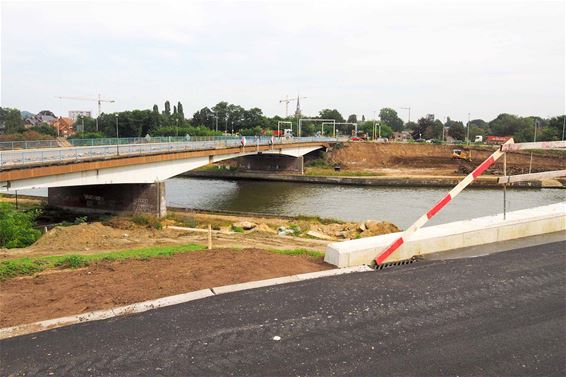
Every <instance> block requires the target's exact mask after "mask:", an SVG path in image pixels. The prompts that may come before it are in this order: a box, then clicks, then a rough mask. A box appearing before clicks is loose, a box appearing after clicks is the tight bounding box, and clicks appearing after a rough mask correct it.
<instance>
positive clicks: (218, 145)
mask: <svg viewBox="0 0 566 377" xmlns="http://www.w3.org/2000/svg"><path fill="white" fill-rule="evenodd" d="M333 142H335V139H333V138H324V137H302V138H271V137H260V138H248V139H247V140H246V139H240V138H236V137H228V138H226V137H221V138H205V139H204V140H203V139H197V138H192V139H191V140H185V141H177V142H162V143H136V144H116V145H101V146H86V147H65V148H43V149H23V150H9V151H2V152H0V193H1V192H10V191H17V190H24V189H34V188H48V203H49V204H50V205H53V206H57V207H63V208H68V209H88V210H89V211H90V212H103V213H106V212H112V213H152V214H156V215H158V216H164V215H165V212H166V205H165V185H164V181H165V180H166V179H168V178H171V177H174V176H176V175H179V174H181V173H184V172H187V171H190V170H193V169H197V168H199V167H202V166H205V165H208V164H212V163H215V162H219V161H223V160H228V159H233V158H238V157H246V156H247V157H250V158H254V159H260V160H261V163H263V164H266V165H269V166H270V167H271V168H272V170H285V169H288V168H290V167H293V166H295V167H297V166H298V169H299V170H300V171H302V166H303V156H304V155H305V154H307V153H310V152H313V151H315V150H318V149H326V148H328V147H329V146H330V144H331V143H333Z"/></svg>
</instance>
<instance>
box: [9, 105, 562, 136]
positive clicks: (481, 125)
mask: <svg viewBox="0 0 566 377" xmlns="http://www.w3.org/2000/svg"><path fill="white" fill-rule="evenodd" d="M303 118H313V119H333V120H335V121H336V122H337V123H348V124H341V125H337V126H336V130H337V133H339V134H342V135H352V130H353V129H354V126H353V125H352V124H354V123H355V124H356V125H357V129H358V131H359V132H363V133H365V134H367V135H370V136H372V135H373V132H374V130H377V129H379V131H380V132H381V136H382V137H386V138H387V137H391V136H392V135H393V132H402V131H406V132H409V133H410V134H411V136H412V138H413V139H415V140H416V139H437V140H445V139H446V136H447V135H448V136H450V137H452V138H453V139H455V140H462V141H463V140H465V139H466V137H467V130H466V125H465V124H464V123H463V122H461V121H455V120H452V119H450V118H447V120H446V122H444V123H443V122H442V121H440V120H439V119H434V118H433V117H423V118H420V119H418V120H417V121H416V122H407V123H405V122H403V120H402V119H401V118H400V117H399V115H398V113H397V111H395V110H394V109H392V108H383V109H381V110H380V111H379V120H368V119H366V118H365V116H363V115H362V117H361V119H358V117H357V115H356V114H350V115H349V116H348V117H346V118H344V117H343V116H342V114H341V113H340V112H339V111H338V110H337V109H323V110H321V111H319V113H318V114H317V115H315V116H303ZM281 121H287V122H293V124H294V130H296V122H297V120H296V118H294V117H287V118H285V117H280V116H277V115H276V116H274V117H268V116H265V115H264V114H263V111H262V110H261V109H260V108H258V107H253V108H250V109H245V108H243V107H242V106H239V105H235V104H230V103H228V102H225V101H222V102H219V103H217V104H216V105H214V106H212V107H210V108H209V107H203V108H202V109H200V110H198V111H196V112H195V113H194V114H193V115H192V117H190V118H187V117H186V116H185V113H184V109H183V105H182V103H181V102H180V101H179V102H177V104H174V105H173V106H172V108H171V103H170V102H169V101H165V103H164V105H163V108H162V109H160V108H159V106H158V105H157V104H156V105H153V107H152V109H146V110H131V111H122V112H117V113H109V114H107V113H102V114H101V115H100V116H99V118H98V130H97V129H96V120H95V119H93V118H89V117H84V118H79V119H78V120H77V123H76V128H77V129H79V130H80V131H81V132H79V133H78V134H77V135H76V136H75V137H83V138H95V137H116V135H117V134H118V136H120V137H145V136H146V135H150V136H185V135H191V136H215V135H223V134H239V135H246V136H251V135H262V134H271V130H276V129H277V127H278V126H277V125H278V122H281ZM563 126H564V115H561V116H556V117H553V118H549V119H545V118H541V117H536V116H529V117H520V116H517V115H512V114H505V113H503V114H500V115H498V116H497V117H496V118H495V119H493V120H490V121H484V120H482V119H474V120H471V121H470V123H469V137H470V139H472V140H473V139H474V137H475V136H476V135H481V136H487V135H494V136H511V137H513V138H515V141H516V142H525V141H532V140H533V138H534V133H535V128H536V129H537V140H541V141H543V140H561V139H562V137H563V135H562V133H563ZM282 128H289V126H288V125H287V126H285V127H282ZM301 128H302V135H301V136H312V135H316V134H317V133H319V132H321V131H323V132H324V134H326V135H331V134H332V130H331V129H330V127H329V126H328V125H327V126H326V127H325V128H323V127H322V126H321V123H320V122H308V121H307V122H304V123H303V124H302V127H301ZM116 129H118V130H116ZM0 132H2V133H3V134H4V135H3V136H2V139H4V140H9V139H10V135H12V139H13V137H16V136H15V135H20V136H19V137H22V138H23V137H26V135H27V137H28V138H30V137H33V138H39V137H38V136H37V135H46V136H49V137H53V136H55V135H56V131H54V129H53V127H50V126H49V125H47V124H42V125H39V126H34V127H31V128H26V127H25V125H24V120H23V119H22V117H21V114H20V111H19V110H17V109H12V108H0ZM30 132H31V133H32V134H30Z"/></svg>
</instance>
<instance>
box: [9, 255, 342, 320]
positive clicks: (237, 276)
mask: <svg viewBox="0 0 566 377" xmlns="http://www.w3.org/2000/svg"><path fill="white" fill-rule="evenodd" d="M331 268H332V266H330V265H328V264H326V263H324V262H323V261H322V258H321V257H316V258H313V257H307V256H291V255H282V254H274V253H269V252H266V251H263V250H258V249H246V250H233V249H232V250H230V249H217V250H207V251H197V252H187V253H182V254H177V255H174V256H172V257H168V258H153V259H150V260H124V261H115V262H100V263H97V264H95V265H92V266H89V267H87V268H83V269H80V270H64V271H56V272H51V273H41V274H39V275H36V276H33V277H23V278H16V279H9V280H6V281H4V282H0V327H7V326H14V325H17V324H23V323H30V322H34V321H40V320H45V319H51V318H57V317H62V316H66V315H72V314H78V313H81V312H86V311H92V310H97V309H107V308H111V307H115V306H121V305H127V304H131V303H134V302H139V301H145V300H151V299H156V298H159V297H164V296H169V295H174V294H179V293H184V292H190V291H196V290H199V289H205V288H212V287H218V286H222V285H228V284H235V283H244V282H248V281H254V280H262V279H269V278H275V277H280V276H287V275H293V274H301V273H306V272H314V271H321V270H328V269H331Z"/></svg>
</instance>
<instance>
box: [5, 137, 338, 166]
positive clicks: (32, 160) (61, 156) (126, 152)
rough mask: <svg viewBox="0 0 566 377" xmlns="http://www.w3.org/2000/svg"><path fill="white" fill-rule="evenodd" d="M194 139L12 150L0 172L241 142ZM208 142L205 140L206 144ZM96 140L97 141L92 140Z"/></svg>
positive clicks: (261, 140)
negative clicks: (16, 168)
mask: <svg viewBox="0 0 566 377" xmlns="http://www.w3.org/2000/svg"><path fill="white" fill-rule="evenodd" d="M194 139H197V138H196V137H195V138H193V137H191V138H190V141H189V140H187V139H185V140H184V141H183V142H181V141H172V142H170V143H163V142H162V143H140V144H126V143H124V144H121V143H120V144H115V145H100V146H86V147H84V146H83V147H69V148H57V149H47V148H46V149H41V150H15V151H3V152H0V168H6V167H11V166H19V165H41V164H46V163H53V162H59V161H61V162H63V161H64V162H73V161H79V160H88V159H93V158H103V157H114V156H132V155H143V154H151V153H163V152H181V151H192V150H206V149H222V148H229V147H240V146H241V145H242V138H240V137H220V138H219V137H209V138H207V137H203V138H200V139H205V140H194ZM206 139H208V140H206ZM93 140H97V139H93ZM332 141H335V139H333V138H328V137H301V138H298V137H297V138H273V139H272V138H271V137H269V136H265V137H247V138H246V150H248V151H252V148H253V147H254V146H256V145H257V146H259V145H270V144H271V143H272V142H273V144H274V145H282V144H289V143H308V142H332Z"/></svg>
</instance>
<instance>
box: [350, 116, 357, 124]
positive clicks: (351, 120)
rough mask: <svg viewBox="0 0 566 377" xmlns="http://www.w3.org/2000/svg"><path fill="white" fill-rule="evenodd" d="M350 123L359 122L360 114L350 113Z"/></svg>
mask: <svg viewBox="0 0 566 377" xmlns="http://www.w3.org/2000/svg"><path fill="white" fill-rule="evenodd" d="M348 123H358V116H357V115H356V114H351V115H349V116H348Z"/></svg>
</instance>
